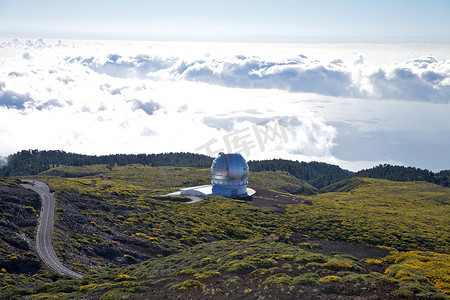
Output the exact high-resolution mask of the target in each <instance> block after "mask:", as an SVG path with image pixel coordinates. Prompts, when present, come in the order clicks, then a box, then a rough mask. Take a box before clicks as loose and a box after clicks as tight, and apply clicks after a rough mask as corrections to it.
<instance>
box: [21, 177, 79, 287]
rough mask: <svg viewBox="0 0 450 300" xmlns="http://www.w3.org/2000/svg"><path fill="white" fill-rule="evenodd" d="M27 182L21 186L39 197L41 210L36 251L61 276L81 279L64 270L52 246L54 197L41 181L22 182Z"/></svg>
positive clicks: (68, 270) (72, 272)
mask: <svg viewBox="0 0 450 300" xmlns="http://www.w3.org/2000/svg"><path fill="white" fill-rule="evenodd" d="M23 181H26V182H28V183H27V184H22V185H23V187H25V188H27V189H30V190H33V191H35V192H36V193H38V194H39V196H41V199H42V209H41V216H40V221H39V226H38V230H37V237H36V243H37V251H38V253H39V256H40V257H41V259H42V260H43V261H44V263H45V264H46V265H47V266H48V267H49V268H51V269H53V270H54V271H56V272H58V273H59V274H62V275H69V276H70V277H73V278H77V279H79V278H81V277H83V275H82V274H80V273H77V272H74V271H72V270H70V269H68V268H66V267H65V266H64V265H63V264H62V263H61V261H60V260H59V258H58V257H57V256H56V253H55V250H54V249H53V245H52V235H53V217H54V215H55V197H53V194H52V193H50V189H49V187H48V185H46V184H45V183H44V182H41V181H35V180H23Z"/></svg>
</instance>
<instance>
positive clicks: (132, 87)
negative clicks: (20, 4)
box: [0, 39, 450, 171]
mask: <svg viewBox="0 0 450 300" xmlns="http://www.w3.org/2000/svg"><path fill="white" fill-rule="evenodd" d="M448 53H450V45H445V44H441V45H438V44H435V45H427V44H398V45H389V44H385V45H382V44H348V45H346V44H330V45H326V44H321V45H313V44H304V45H297V44H232V43H181V42H179V43H177V42H166V43H162V42H125V41H122V42H116V41H56V40H42V39H38V40H26V39H3V40H0V156H7V155H8V154H11V153H14V152H16V151H19V150H22V149H42V150H44V149H60V150H65V151H70V152H77V153H86V154H109V153H158V152H175V151H189V152H197V153H203V154H208V155H215V154H217V153H218V152H219V151H225V152H241V153H242V154H243V155H244V156H245V157H246V158H247V159H266V158H288V159H296V160H306V161H311V160H317V161H325V162H328V163H333V164H338V165H340V166H341V167H344V168H347V169H350V170H358V169H361V168H366V167H370V166H373V165H376V164H379V163H395V164H404V165H412V166H416V167H421V168H427V169H431V170H435V171H437V170H441V169H448V168H450V157H449V155H448V151H449V150H450V121H449V120H450V60H449V57H448Z"/></svg>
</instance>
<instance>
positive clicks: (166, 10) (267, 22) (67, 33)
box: [0, 0, 450, 43]
mask: <svg viewBox="0 0 450 300" xmlns="http://www.w3.org/2000/svg"><path fill="white" fill-rule="evenodd" d="M0 36H2V37H30V38H81V39H83V38H89V39H91V38H92V39H144V40H145V39H149V40H155V39H156V40H161V39H162V40H205V41H211V40H212V41H239V42H242V41H258V42H389V43H390V42H394V43H396V42H438V43H449V42H450V1H448V0H428V1H417V0H396V1H392V0H381V1H361V0H358V1H354V0H345V1H332V0H319V1H298V0H297V1H288V0H282V1H270V0H258V1H256V0H251V1H242V0H240V1H236V0H229V1H211V0H194V1H178V0H177V1H174V0H166V1H144V0H140V1H139V0H126V1H125V0H122V1H117V0H116V1H114V0H108V1H104V0H100V1H92V0H89V1H86V0H81V1H80V0H77V1H73V0H66V1H56V0H41V1H36V0H0Z"/></svg>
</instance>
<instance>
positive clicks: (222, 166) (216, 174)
mask: <svg viewBox="0 0 450 300" xmlns="http://www.w3.org/2000/svg"><path fill="white" fill-rule="evenodd" d="M211 174H212V179H213V182H214V181H215V180H217V181H223V180H239V181H241V180H246V179H247V177H248V164H247V162H246V161H245V159H244V158H243V157H242V155H240V154H239V153H230V154H224V153H223V152H220V153H219V155H218V156H217V157H216V159H215V160H214V161H213V163H212V165H211Z"/></svg>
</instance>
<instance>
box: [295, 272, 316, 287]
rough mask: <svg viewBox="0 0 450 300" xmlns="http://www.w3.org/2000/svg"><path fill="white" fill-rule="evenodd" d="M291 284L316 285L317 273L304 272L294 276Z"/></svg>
mask: <svg viewBox="0 0 450 300" xmlns="http://www.w3.org/2000/svg"><path fill="white" fill-rule="evenodd" d="M292 284H296V285H317V284H319V275H317V274H316V273H305V274H302V275H300V276H297V277H294V278H293V280H292Z"/></svg>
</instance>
